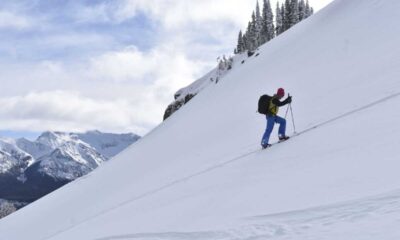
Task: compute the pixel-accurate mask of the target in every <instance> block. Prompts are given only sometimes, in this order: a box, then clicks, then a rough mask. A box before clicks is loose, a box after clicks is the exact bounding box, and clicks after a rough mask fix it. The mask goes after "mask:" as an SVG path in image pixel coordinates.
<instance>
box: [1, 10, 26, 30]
mask: <svg viewBox="0 0 400 240" xmlns="http://www.w3.org/2000/svg"><path fill="white" fill-rule="evenodd" d="M32 26H33V19H29V18H28V17H26V16H22V15H18V14H16V13H12V12H7V11H0V29H1V28H5V29H16V30H23V29H27V28H30V27H32Z"/></svg>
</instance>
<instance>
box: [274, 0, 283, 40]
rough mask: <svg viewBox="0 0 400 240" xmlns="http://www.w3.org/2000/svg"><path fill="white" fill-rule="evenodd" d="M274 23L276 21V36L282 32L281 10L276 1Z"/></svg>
mask: <svg viewBox="0 0 400 240" xmlns="http://www.w3.org/2000/svg"><path fill="white" fill-rule="evenodd" d="M275 23H276V28H275V33H276V36H278V35H280V34H281V33H283V18H282V11H281V8H280V6H279V3H277V5H276V17H275Z"/></svg>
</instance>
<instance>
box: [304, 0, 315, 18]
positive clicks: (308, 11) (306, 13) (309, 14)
mask: <svg viewBox="0 0 400 240" xmlns="http://www.w3.org/2000/svg"><path fill="white" fill-rule="evenodd" d="M313 13H314V9H313V8H311V7H310V3H309V2H308V0H307V2H306V8H305V16H306V17H305V18H308V17H309V16H311V15H313Z"/></svg>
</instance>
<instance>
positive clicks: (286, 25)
mask: <svg viewBox="0 0 400 240" xmlns="http://www.w3.org/2000/svg"><path fill="white" fill-rule="evenodd" d="M290 5H291V4H290V0H286V1H285V6H283V7H282V8H283V12H284V13H283V31H286V30H288V29H289V28H290V27H291V26H290V16H291V12H290V10H291V6H290Z"/></svg>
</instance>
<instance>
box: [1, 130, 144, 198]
mask: <svg viewBox="0 0 400 240" xmlns="http://www.w3.org/2000/svg"><path fill="white" fill-rule="evenodd" d="M138 139H139V136H137V135H135V134H111V133H102V132H99V131H89V132H86V133H64V132H45V133H43V134H42V135H40V136H39V137H38V138H37V139H36V140H35V141H30V140H28V139H25V138H21V139H16V140H14V139H6V138H2V139H0V199H1V198H2V199H7V200H15V201H23V202H31V201H33V200H35V199H37V198H39V197H41V196H43V195H45V194H47V193H49V192H51V191H53V190H54V189H57V188H58V187H60V186H62V185H64V184H66V183H68V182H70V181H72V180H75V179H76V178H78V177H81V176H83V175H86V174H88V173H89V172H91V171H92V170H94V169H95V168H97V167H98V166H100V165H101V164H102V163H103V162H105V161H107V160H108V159H110V158H112V157H114V156H115V155H117V154H118V153H119V152H121V151H122V150H124V149H125V148H127V147H128V146H129V145H131V144H132V143H134V142H135V141H137V140H138Z"/></svg>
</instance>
